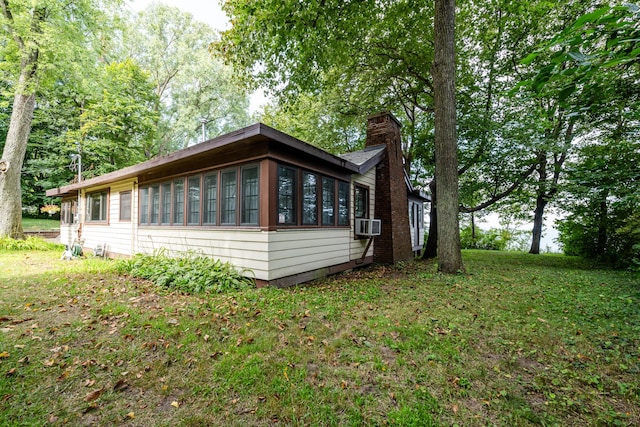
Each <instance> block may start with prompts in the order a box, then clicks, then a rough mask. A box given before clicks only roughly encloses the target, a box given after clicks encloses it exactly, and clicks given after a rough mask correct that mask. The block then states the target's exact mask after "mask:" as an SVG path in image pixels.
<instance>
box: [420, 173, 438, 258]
mask: <svg viewBox="0 0 640 427" xmlns="http://www.w3.org/2000/svg"><path fill="white" fill-rule="evenodd" d="M432 182H433V181H432ZM429 186H430V187H432V188H435V186H433V185H429ZM437 256H438V208H437V205H436V192H435V191H434V190H432V191H431V210H430V211H429V236H428V237H427V243H425V246H424V252H423V253H422V259H433V258H435V257H437Z"/></svg>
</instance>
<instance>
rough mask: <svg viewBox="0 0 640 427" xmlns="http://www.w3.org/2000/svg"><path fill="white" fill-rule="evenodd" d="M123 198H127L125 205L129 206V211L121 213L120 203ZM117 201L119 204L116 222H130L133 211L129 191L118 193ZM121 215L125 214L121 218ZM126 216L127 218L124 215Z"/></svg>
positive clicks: (122, 204) (131, 197)
mask: <svg viewBox="0 0 640 427" xmlns="http://www.w3.org/2000/svg"><path fill="white" fill-rule="evenodd" d="M123 196H128V198H129V201H128V202H127V204H128V205H129V209H128V211H123V208H122V207H123V206H124V203H122V201H123ZM118 200H119V202H120V204H119V208H118V210H119V213H118V221H120V222H131V217H132V216H133V214H132V211H133V209H132V208H133V193H132V192H131V190H127V191H121V192H120V193H118ZM123 213H124V214H125V215H124V216H123ZM126 214H128V216H127V215H126Z"/></svg>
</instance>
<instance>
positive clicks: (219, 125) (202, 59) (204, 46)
mask: <svg viewBox="0 0 640 427" xmlns="http://www.w3.org/2000/svg"><path fill="white" fill-rule="evenodd" d="M217 39H218V36H217V34H216V32H215V31H214V30H213V29H211V28H210V27H209V26H208V25H206V24H204V23H202V22H200V21H197V20H195V19H194V17H193V16H192V15H191V14H189V13H185V12H182V11H180V10H179V9H177V8H175V7H169V6H166V5H164V4H161V3H152V4H151V5H149V6H148V7H147V8H146V9H145V10H143V11H142V12H140V13H138V14H137V15H135V16H134V17H133V19H132V20H131V22H130V23H129V24H128V26H127V29H126V31H125V33H124V37H123V45H124V46H123V48H124V50H125V52H123V53H122V54H121V55H127V56H129V55H130V56H131V57H132V58H133V59H134V60H135V61H136V62H137V63H138V64H139V65H140V67H142V68H143V69H144V70H146V71H147V72H148V73H149V74H150V79H151V81H152V82H153V85H154V89H155V94H156V96H157V99H158V102H157V103H156V105H154V107H153V109H154V110H155V112H156V113H157V114H158V118H157V121H156V124H157V133H156V135H155V139H154V141H153V145H152V147H150V150H149V153H148V155H150V156H151V155H162V154H166V153H169V152H172V151H174V150H176V149H180V148H185V147H187V146H188V145H193V144H196V143H198V142H202V132H201V120H205V121H206V123H205V128H206V135H207V139H210V138H213V137H216V136H218V135H220V134H223V133H226V132H231V131H233V130H236V129H238V128H241V127H244V126H247V125H248V124H250V118H249V112H248V108H249V98H248V96H247V94H246V92H245V90H244V89H243V88H241V87H240V85H239V84H237V82H235V81H234V79H233V77H232V69H231V67H228V66H225V65H224V64H223V63H222V61H221V60H220V59H219V58H216V57H214V56H213V55H211V52H210V51H209V46H210V44H211V43H213V42H215V41H216V40H217Z"/></svg>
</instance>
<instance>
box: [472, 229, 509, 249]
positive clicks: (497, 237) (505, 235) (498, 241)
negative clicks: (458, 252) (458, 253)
mask: <svg viewBox="0 0 640 427" xmlns="http://www.w3.org/2000/svg"><path fill="white" fill-rule="evenodd" d="M512 239H513V235H512V233H510V232H509V231H506V230H498V229H495V228H492V229H490V230H482V229H480V228H477V227H476V230H475V236H473V235H472V232H471V227H464V228H461V229H460V246H461V247H462V249H485V250H492V251H504V250H506V249H507V246H508V245H509V242H511V240H512Z"/></svg>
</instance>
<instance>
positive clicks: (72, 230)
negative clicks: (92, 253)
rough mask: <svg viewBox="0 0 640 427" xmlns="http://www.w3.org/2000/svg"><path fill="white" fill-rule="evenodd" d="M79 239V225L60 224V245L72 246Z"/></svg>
mask: <svg viewBox="0 0 640 427" xmlns="http://www.w3.org/2000/svg"><path fill="white" fill-rule="evenodd" d="M77 237H78V224H77V223H73V224H62V223H61V224H60V243H62V244H63V245H68V246H70V245H72V244H73V242H74V240H75V239H76V238H77Z"/></svg>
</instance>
